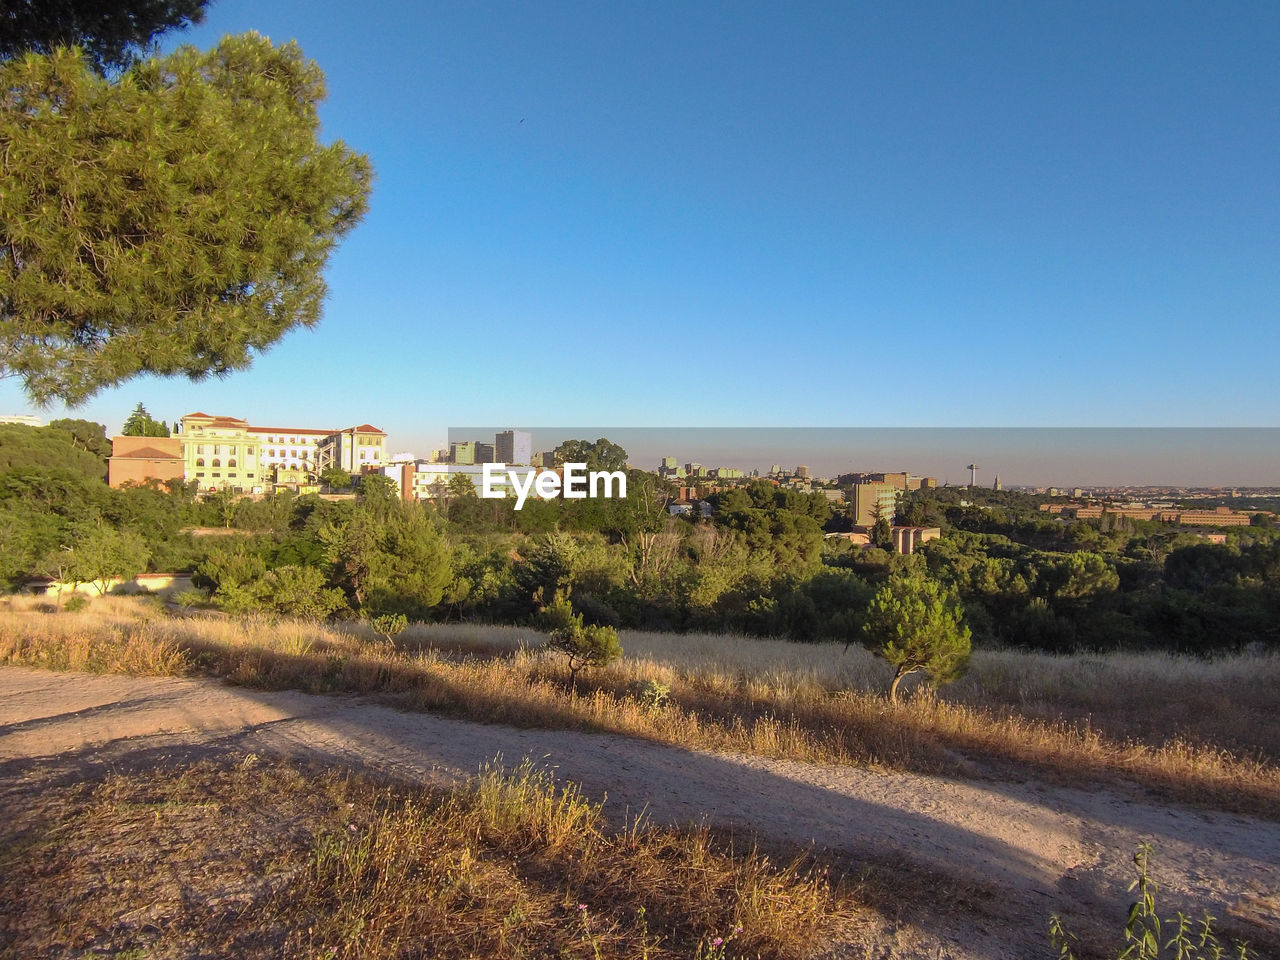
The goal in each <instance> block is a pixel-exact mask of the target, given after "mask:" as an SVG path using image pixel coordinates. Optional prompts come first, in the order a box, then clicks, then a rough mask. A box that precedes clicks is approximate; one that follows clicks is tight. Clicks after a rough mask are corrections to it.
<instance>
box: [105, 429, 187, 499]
mask: <svg viewBox="0 0 1280 960" xmlns="http://www.w3.org/2000/svg"><path fill="white" fill-rule="evenodd" d="M185 479H186V465H185V464H184V462H183V459H182V441H181V440H179V439H178V438H177V437H112V438H111V458H110V459H109V460H108V461H107V483H108V484H109V485H110V486H113V487H122V486H124V485H125V484H126V483H146V482H147V481H148V480H160V481H165V480H185Z"/></svg>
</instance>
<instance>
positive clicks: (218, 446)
mask: <svg viewBox="0 0 1280 960" xmlns="http://www.w3.org/2000/svg"><path fill="white" fill-rule="evenodd" d="M237 446H238V445H237V444H230V443H211V444H204V443H197V444H196V456H198V457H199V456H204V455H205V454H213V456H215V457H221V456H227V455H229V454H233V453H235V452H236V449H237ZM245 453H246V454H247V455H248V456H250V457H252V456H253V447H248V448H246V449H245Z"/></svg>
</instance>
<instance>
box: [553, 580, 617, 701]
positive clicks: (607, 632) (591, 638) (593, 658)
mask: <svg viewBox="0 0 1280 960" xmlns="http://www.w3.org/2000/svg"><path fill="white" fill-rule="evenodd" d="M542 622H543V624H544V625H545V626H547V627H549V628H550V636H549V637H548V638H547V642H546V647H545V649H547V650H550V651H553V652H555V653H561V654H564V656H565V658H566V659H567V660H568V662H569V683H570V684H572V685H573V686H575V687H576V686H577V684H578V673H579V671H581V670H584V669H586V668H587V667H603V666H606V665H608V664H610V663H613V661H615V660H617V659H618V658H619V657H621V656H622V644H621V643H619V642H618V631H616V630H614V629H613V627H602V626H594V625H592V626H584V625H583V622H582V614H580V613H574V612H573V607H572V605H571V604H570V603H569V601H568V600H557V601H556V602H555V603H553V604H551V605H550V606H549V607H547V609H546V610H544V611H543V613H542Z"/></svg>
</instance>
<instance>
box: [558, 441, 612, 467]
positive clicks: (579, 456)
mask: <svg viewBox="0 0 1280 960" xmlns="http://www.w3.org/2000/svg"><path fill="white" fill-rule="evenodd" d="M551 455H552V457H553V458H554V460H555V464H556V466H558V467H561V466H564V465H565V464H566V463H585V464H586V465H587V469H588V470H624V469H626V466H627V451H626V450H624V449H622V447H620V446H618V444H616V443H613V442H612V441H610V440H607V439H605V438H604V437H601V438H600V439H599V440H597V441H596V442H595V443H591V442H590V441H587V440H566V441H565V442H564V443H562V444H560V445H559V446H558V447H556V448H555V450H553V451H552V453H551Z"/></svg>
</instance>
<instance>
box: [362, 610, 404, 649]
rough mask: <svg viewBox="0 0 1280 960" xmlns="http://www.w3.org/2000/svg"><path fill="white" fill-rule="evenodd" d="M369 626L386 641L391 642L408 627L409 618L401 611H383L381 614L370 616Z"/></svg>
mask: <svg viewBox="0 0 1280 960" xmlns="http://www.w3.org/2000/svg"><path fill="white" fill-rule="evenodd" d="M369 626H370V627H371V628H372V629H373V632H374V633H376V634H377V635H378V636H380V637H382V638H383V639H384V640H386V641H387V643H391V642H392V641H393V640H395V638H396V637H398V636H399V635H400V634H402V633H404V632H405V631H406V630H407V629H409V618H408V617H406V616H405V615H404V614H403V613H384V614H382V615H381V616H377V617H370V618H369Z"/></svg>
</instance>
